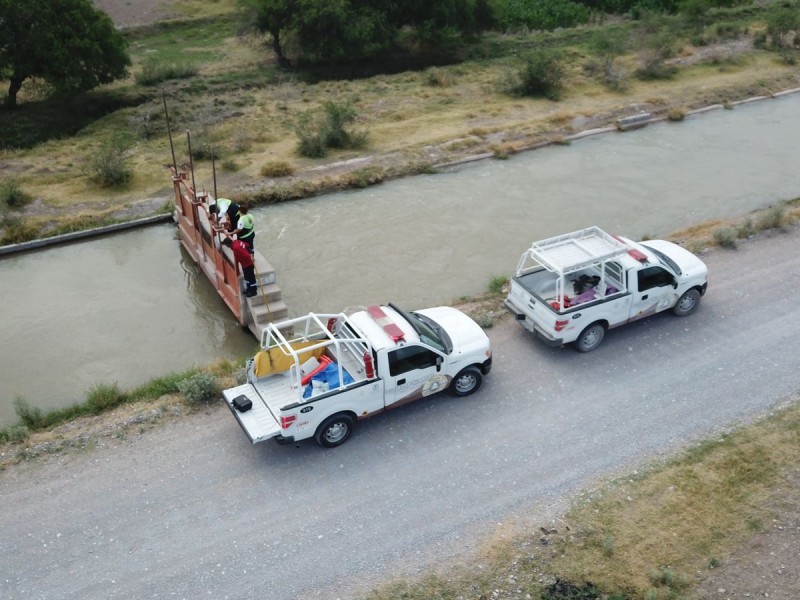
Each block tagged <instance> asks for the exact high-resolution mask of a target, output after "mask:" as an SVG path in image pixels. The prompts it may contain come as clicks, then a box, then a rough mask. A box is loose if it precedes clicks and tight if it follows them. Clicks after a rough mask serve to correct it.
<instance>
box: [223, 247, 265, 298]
mask: <svg viewBox="0 0 800 600" xmlns="http://www.w3.org/2000/svg"><path fill="white" fill-rule="evenodd" d="M222 243H223V244H224V245H225V246H228V247H229V248H230V249H231V250H233V257H234V258H235V259H236V264H237V265H241V267H242V274H243V275H244V280H245V281H246V282H247V289H246V290H245V292H244V295H245V296H247V297H248V298H250V297H252V296H255V295H256V294H257V293H258V287H257V285H256V266H255V263H254V262H253V257H252V256H251V255H250V247H249V246H248V245H247V244H245V243H244V242H243V241H241V240H232V239H231V238H229V237H226V238H224V239H223V240H222Z"/></svg>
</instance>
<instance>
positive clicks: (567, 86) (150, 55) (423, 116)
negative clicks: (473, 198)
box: [0, 0, 795, 231]
mask: <svg viewBox="0 0 800 600" xmlns="http://www.w3.org/2000/svg"><path fill="white" fill-rule="evenodd" d="M177 6H178V8H176V9H175V10H176V11H177V12H178V13H180V14H183V15H187V16H188V15H191V18H183V19H178V20H173V21H170V22H167V23H161V24H157V25H153V26H148V27H143V28H140V29H131V30H128V31H126V35H127V36H128V37H129V40H130V42H131V52H132V59H133V67H132V73H133V75H132V76H131V77H130V78H129V79H127V80H125V81H122V82H118V83H115V84H113V85H109V86H105V87H103V88H101V89H99V90H97V91H95V92H92V93H89V94H86V95H85V96H82V97H81V98H78V99H74V100H64V99H59V98H52V99H49V100H46V101H42V100H37V98H38V96H36V95H35V94H34V92H35V90H34V89H33V88H32V87H30V86H23V95H22V96H21V97H20V101H21V105H20V110H18V111H14V114H13V115H12V114H9V113H8V112H6V111H0V129H3V131H4V136H3V143H4V144H6V149H5V150H4V151H3V156H4V158H5V159H9V160H13V162H14V164H15V168H16V169H17V170H18V172H19V176H18V177H17V178H16V181H17V184H18V185H19V186H20V188H21V189H24V190H25V192H26V193H28V194H30V195H31V196H33V197H36V198H41V199H42V202H43V204H44V205H45V206H46V207H48V208H52V209H56V210H57V211H60V212H62V213H63V214H61V216H54V217H49V218H50V219H51V220H57V219H61V218H67V217H66V215H68V214H69V213H70V212H71V211H72V207H74V206H75V205H76V204H81V205H83V206H85V207H86V208H85V209H84V210H87V211H91V210H93V207H94V210H97V211H101V210H103V209H101V206H102V207H104V208H106V207H108V205H109V204H108V203H109V202H110V203H112V204H113V203H119V204H124V203H126V202H128V201H130V200H131V199H132V198H133V196H134V195H137V196H138V197H143V196H144V197H150V196H156V195H158V194H159V193H163V188H164V187H165V183H168V179H167V176H166V173H165V175H164V177H163V179H161V178H159V177H158V176H157V174H158V172H159V169H160V168H161V167H162V166H163V165H164V164H165V163H167V162H170V158H169V154H170V152H169V143H168V140H167V138H166V121H165V119H164V114H163V100H162V96H161V88H163V90H164V93H165V95H166V97H167V101H168V106H169V111H170V120H171V126H172V130H173V132H175V134H176V135H175V145H176V155H177V158H178V161H179V162H184V161H185V160H186V159H187V155H188V152H187V148H186V140H185V136H184V132H185V131H186V130H191V132H192V138H193V147H194V148H196V149H198V152H200V153H201V154H202V155H203V156H204V157H208V156H210V153H209V152H208V149H209V148H210V147H211V146H212V145H213V146H214V148H215V154H216V157H217V158H218V159H219V161H220V164H221V165H222V166H224V168H220V169H219V170H218V171H219V172H218V176H219V177H218V179H219V181H218V184H219V186H220V188H222V189H226V188H227V189H230V188H231V187H233V186H236V187H239V189H242V187H240V186H242V184H243V183H245V184H246V183H251V184H252V183H255V184H258V183H259V180H260V179H261V175H260V169H261V166H262V165H265V164H266V163H268V162H269V161H282V162H285V163H289V164H292V165H293V166H294V168H295V176H296V177H297V178H301V179H306V180H309V179H311V178H313V179H314V181H313V182H312V183H303V184H299V186H298V187H295V188H293V189H287V188H285V187H284V188H281V189H280V190H278V191H277V192H274V191H263V190H259V189H258V185H255V186H253V187H254V188H255V189H254V191H252V192H248V195H249V197H250V199H252V200H256V201H259V200H260V199H262V198H263V199H264V201H272V198H273V197H280V198H281V199H287V198H297V197H302V196H303V195H308V194H313V193H319V192H322V191H327V190H328V189H336V188H338V187H339V186H341V185H345V184H351V185H353V186H360V185H365V184H366V185H370V184H371V182H379V181H382V180H383V178H375V177H372V176H366V177H365V176H364V174H359V175H357V176H353V177H350V178H341V179H338V180H337V179H326V176H325V175H324V174H323V175H314V176H312V175H311V174H310V173H311V171H310V169H311V168H314V167H317V166H320V165H321V164H326V163H329V162H336V161H338V160H341V158H342V157H343V156H348V157H351V156H352V153H350V154H345V152H344V151H342V150H337V149H335V148H333V149H328V152H327V156H326V157H325V158H302V157H299V156H298V155H297V151H296V149H297V136H296V133H295V131H296V128H297V125H298V121H299V119H300V118H301V115H302V114H304V113H308V112H311V113H313V114H319V113H322V112H324V111H325V106H326V103H331V102H332V103H335V104H336V105H339V106H351V107H352V108H353V110H354V112H355V114H356V116H355V119H356V121H355V124H356V129H357V130H358V131H360V132H363V133H368V136H365V137H364V139H363V143H364V144H365V146H364V147H363V148H362V149H360V150H359V153H361V154H371V155H378V156H389V155H391V156H392V161H393V163H394V164H393V165H392V166H391V167H390V168H389V171H391V173H392V176H400V175H403V174H406V173H409V172H415V171H416V169H417V168H418V163H419V156H420V154H421V151H422V148H424V147H426V146H431V145H433V146H436V147H438V148H440V149H441V150H442V151H444V152H445V153H447V154H449V155H452V156H454V157H457V156H458V155H460V154H464V153H476V152H488V153H492V152H494V154H495V155H496V156H497V157H498V158H504V157H506V156H508V155H509V154H510V153H513V152H514V151H515V149H516V148H524V147H529V146H530V145H531V144H534V143H538V142H540V141H544V140H548V139H549V140H551V141H552V140H557V139H563V137H564V136H565V135H568V134H569V133H572V131H571V126H570V121H569V120H556V121H553V120H552V119H553V116H552V115H553V113H554V112H557V113H560V114H564V115H578V114H581V115H595V116H602V115H608V118H612V116H613V113H614V112H615V111H616V110H618V109H619V108H620V107H624V106H628V105H631V104H642V103H646V102H647V101H648V98H653V97H657V96H660V97H664V98H670V102H665V103H664V104H663V105H660V106H658V107H656V108H657V110H662V111H664V112H666V111H668V110H670V108H673V107H672V106H670V103H672V104H674V106H677V107H680V109H679V110H678V111H677V112H675V111H673V113H672V115H673V118H675V117H676V116H677V115H679V114H680V111H681V110H691V109H692V108H696V107H698V106H702V105H707V104H710V103H714V102H717V101H722V100H723V99H727V98H732V99H737V98H741V97H747V96H750V95H752V93H753V89H754V87H758V88H759V89H760V90H764V89H768V90H769V89H771V90H775V89H780V88H782V87H791V86H792V85H795V84H794V83H793V82H792V81H791V69H788V68H787V67H785V66H784V65H783V64H782V63H781V62H780V61H779V60H776V59H775V58H776V57H775V54H774V53H773V52H770V51H768V50H766V49H761V50H755V51H753V52H751V53H749V54H748V55H747V56H748V58H747V60H742V61H741V62H735V63H732V64H726V69H725V72H724V73H722V72H720V70H719V65H717V64H711V63H708V64H706V63H702V62H701V63H699V64H695V65H688V66H683V67H680V69H679V71H678V73H676V74H675V76H674V77H673V78H672V79H671V80H667V81H662V80H657V81H654V82H647V83H645V82H641V81H637V80H636V79H635V78H633V77H632V75H631V74H632V73H633V71H634V70H635V68H636V65H637V64H638V62H639V59H638V55H637V53H636V52H635V51H633V50H630V51H628V52H627V53H626V54H624V55H621V56H619V57H617V58H616V59H615V66H616V67H618V68H619V69H621V70H622V71H626V72H627V73H628V74H629V75H628V80H627V81H626V85H625V90H624V91H618V90H609V89H608V88H607V87H606V85H605V83H604V82H603V81H602V77H591V76H588V75H587V74H586V72H585V70H584V68H583V65H584V64H586V62H587V61H589V60H590V59H591V58H592V54H591V51H590V41H591V39H592V37H593V36H594V34H595V32H596V30H597V29H598V28H601V26H591V27H589V26H587V27H582V28H578V29H575V30H564V31H560V32H551V33H537V34H533V35H517V34H513V35H499V34H489V35H487V36H485V37H483V38H481V39H480V40H476V41H472V42H470V43H467V44H465V45H464V46H463V47H462V48H461V49H459V52H460V53H461V56H463V60H460V62H454V63H452V64H449V65H438V66H430V65H429V64H421V65H411V64H408V65H405V67H404V68H400V69H396V68H395V67H396V65H388V64H387V65H385V66H386V72H385V73H382V74H380V73H379V74H376V75H372V76H369V77H359V78H356V79H352V80H344V79H324V78H322V77H320V73H319V72H312V71H298V72H293V73H287V72H282V71H279V70H278V69H277V68H276V67H275V65H274V62H273V61H272V60H271V57H270V54H269V51H268V49H267V48H266V47H265V45H264V43H263V42H264V40H263V39H258V38H254V37H252V36H248V35H240V34H239V33H238V31H239V25H238V22H237V19H236V17H235V16H234V8H235V6H236V3H235V2H233V0H219V1H217V2H209V1H202V0H191V1H188V0H187V1H185V2H179V3H178V5H177ZM718 14H719V15H721V16H720V19H722V20H723V21H724V22H726V23H727V22H735V27H736V28H739V29H743V28H744V27H746V26H748V25H750V24H752V23H753V22H756V21H758V20H759V19H763V12H759V11H757V10H755V9H749V10H748V11H742V10H730V11H719V12H718ZM607 27H609V28H614V29H616V30H620V31H622V33H623V34H624V35H627V36H629V37H631V36H632V35H633V33H632V32H633V30H634V29H635V27H636V24H634V23H623V24H613V25H612V24H609V25H608V26H607ZM723 29H724V28H723ZM670 35H672V36H675V39H676V41H680V42H682V43H683V44H684V47H688V46H687V44H688V39H689V37H691V35H692V34H691V32H689V31H687V32H685V33H682V32H681V31H680V29H679V28H678V27H677V26H675V27H673V28H672V30H671V33H670ZM538 47H546V48H549V49H550V50H552V51H553V52H555V53H557V54H558V55H559V56H560V57H562V58H563V59H564V63H563V64H564V72H563V88H562V89H561V100H559V102H558V103H554V102H553V101H551V100H548V99H540V98H518V97H513V96H509V95H508V94H506V93H505V92H504V90H503V86H502V85H501V84H500V83H499V82H501V81H502V80H503V78H504V77H507V76H508V74H509V73H515V72H518V71H519V69H520V67H521V66H522V65H523V62H524V61H523V59H522V58H520V57H527V56H529V55H530V52H531V51H532V50H534V49H536V48H538ZM453 60H454V59H453ZM712 62H713V61H712ZM148 65H160V66H161V67H159V68H158V69H155V71H156V76H155V78H154V79H153V80H152V81H149V82H142V81H141V74H142V73H143V72H144V70H145V69H146V68H147V67H148ZM172 66H175V67H176V69H175V70H173V69H172ZM181 66H185V67H186V68H179V67H181ZM137 74H139V75H140V81H139V82H137V77H136V75H137ZM153 82H157V83H156V84H155V85H143V83H153ZM26 87H27V89H26ZM25 94H27V95H25ZM554 105H556V106H557V108H556V106H554ZM554 108H555V109H556V110H554ZM62 115H63V116H62ZM121 131H126V132H128V133H130V134H132V135H133V136H134V137H135V138H136V140H137V141H136V143H135V144H134V145H133V146H132V147H131V148H129V149H128V151H127V154H126V156H127V160H128V163H129V166H130V169H131V175H130V180H129V181H128V182H127V183H126V184H125V185H120V186H118V187H116V188H96V187H94V186H92V185H91V182H90V181H89V179H88V176H87V174H86V173H85V168H84V167H85V165H86V162H87V161H88V160H89V158H90V157H91V154H92V151H95V150H96V149H97V148H100V147H102V146H103V144H104V143H106V142H108V140H110V139H112V138H113V136H114V134H115V133H118V132H121ZM471 131H489V132H495V133H497V132H500V133H502V134H503V135H504V137H505V139H506V140H509V141H508V142H505V143H503V142H501V143H498V142H496V141H492V142H488V141H487V140H486V139H485V137H483V136H473V137H475V139H474V145H472V146H469V145H466V146H463V147H462V146H459V145H458V144H455V145H451V146H448V145H447V142H449V141H451V140H458V139H462V140H463V139H468V138H470V135H469V132H471ZM5 132H7V133H8V134H7V135H6V134H5ZM195 140H196V142H197V143H196V144H195V143H194V141H195ZM428 167H430V165H428ZM196 169H197V174H198V179H199V180H200V184H201V185H202V184H203V183H207V182H208V181H210V173H209V171H210V166H209V163H208V161H207V160H205V159H204V160H201V161H198V163H197V165H196ZM328 186H330V187H328ZM247 187H248V189H250V187H251V186H247ZM265 189H266V188H265ZM226 194H227V195H231V193H229V192H226ZM233 195H234V196H236V195H235V194H233ZM236 199H240V200H243V199H244V198H238V197H237V198H236ZM47 229H48V228H47V227H43V228H42V230H43V231H46V230H47Z"/></svg>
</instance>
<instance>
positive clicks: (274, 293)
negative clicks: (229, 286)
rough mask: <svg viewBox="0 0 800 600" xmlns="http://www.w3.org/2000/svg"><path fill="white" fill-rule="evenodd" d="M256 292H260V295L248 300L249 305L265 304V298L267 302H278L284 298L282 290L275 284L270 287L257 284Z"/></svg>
mask: <svg viewBox="0 0 800 600" xmlns="http://www.w3.org/2000/svg"><path fill="white" fill-rule="evenodd" d="M262 288H263V289H262ZM256 291H258V294H256V295H255V296H253V297H252V298H247V301H248V304H264V296H266V297H267V302H277V301H278V300H280V299H281V298H283V292H282V291H281V288H280V287H279V286H278V285H276V284H274V283H271V284H269V285H266V284H265V285H257V284H256Z"/></svg>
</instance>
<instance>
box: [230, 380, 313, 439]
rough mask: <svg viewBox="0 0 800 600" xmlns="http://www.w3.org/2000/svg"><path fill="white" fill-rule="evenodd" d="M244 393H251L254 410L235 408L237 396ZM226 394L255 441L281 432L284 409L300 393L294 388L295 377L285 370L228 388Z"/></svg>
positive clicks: (243, 427)
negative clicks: (281, 416) (282, 411)
mask: <svg viewBox="0 0 800 600" xmlns="http://www.w3.org/2000/svg"><path fill="white" fill-rule="evenodd" d="M240 395H242V396H247V397H248V398H249V399H250V401H251V402H252V403H253V407H252V408H251V409H250V410H248V411H246V412H239V411H238V410H236V408H234V406H233V399H234V398H236V397H237V396H240ZM222 397H223V398H224V399H225V402H226V403H227V405H228V408H230V409H231V412H233V414H234V416H235V417H236V420H238V421H239V424H240V425H241V426H242V429H244V431H245V433H246V434H247V437H249V438H250V441H251V442H252V443H254V444H255V443H256V442H262V441H264V440H267V439H270V438H273V437H275V436H277V435H278V434H280V432H281V426H280V422H279V420H278V415H279V413H280V409H281V407H283V406H286V405H287V404H290V403H292V402H296V401H297V399H298V394H297V390H295V389H293V388H292V378H291V377H289V376H288V375H286V374H283V373H281V374H277V375H271V376H269V377H265V378H264V379H259V380H257V381H255V382H254V383H245V384H243V385H240V386H238V387H235V388H230V389H227V390H225V391H223V392H222Z"/></svg>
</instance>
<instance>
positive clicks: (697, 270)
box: [640, 240, 708, 282]
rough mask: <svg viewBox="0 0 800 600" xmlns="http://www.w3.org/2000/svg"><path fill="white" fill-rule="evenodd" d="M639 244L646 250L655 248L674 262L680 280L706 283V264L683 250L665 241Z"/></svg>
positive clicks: (649, 241)
mask: <svg viewBox="0 0 800 600" xmlns="http://www.w3.org/2000/svg"><path fill="white" fill-rule="evenodd" d="M640 244H641V245H642V246H644V247H646V248H655V249H656V250H658V251H659V252H662V253H664V254H666V255H667V256H669V257H670V258H671V259H672V260H673V261H675V263H676V264H677V265H678V266H679V267H680V269H681V272H682V274H681V279H692V278H699V279H702V280H703V282H705V281H706V277H707V275H708V267H707V266H706V263H704V262H703V261H702V260H700V259H699V258H698V257H697V256H695V255H694V254H692V253H691V252H689V251H688V250H686V249H685V248H681V247H680V246H678V245H677V244H673V243H672V242H667V241H665V240H647V241H646V242H640Z"/></svg>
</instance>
